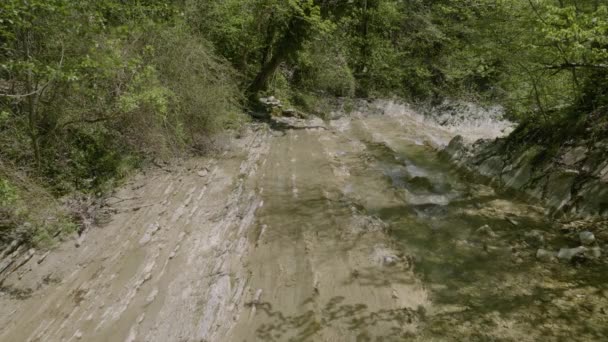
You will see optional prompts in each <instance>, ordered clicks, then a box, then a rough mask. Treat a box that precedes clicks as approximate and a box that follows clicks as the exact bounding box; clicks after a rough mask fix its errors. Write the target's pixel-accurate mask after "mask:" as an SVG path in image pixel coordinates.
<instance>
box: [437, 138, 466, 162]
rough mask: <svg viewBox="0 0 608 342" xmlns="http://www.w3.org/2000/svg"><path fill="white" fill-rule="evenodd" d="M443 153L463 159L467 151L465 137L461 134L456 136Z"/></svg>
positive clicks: (455, 158)
mask: <svg viewBox="0 0 608 342" xmlns="http://www.w3.org/2000/svg"><path fill="white" fill-rule="evenodd" d="M443 153H444V154H445V155H446V156H448V157H449V158H450V159H452V160H459V159H461V158H462V157H463V156H464V155H465V153H466V147H465V145H464V138H463V137H462V136H461V135H457V136H455V137H454V138H453V139H452V140H451V141H450V143H449V144H448V146H447V147H446V148H445V149H444V150H443Z"/></svg>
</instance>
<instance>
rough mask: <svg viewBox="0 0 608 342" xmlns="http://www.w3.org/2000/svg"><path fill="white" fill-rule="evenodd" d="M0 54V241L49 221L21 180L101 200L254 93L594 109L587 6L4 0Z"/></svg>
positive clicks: (390, 0)
mask: <svg viewBox="0 0 608 342" xmlns="http://www.w3.org/2000/svg"><path fill="white" fill-rule="evenodd" d="M0 44H1V45H0V240H2V241H7V240H9V239H12V238H14V234H15V233H14V232H15V230H14V229H12V228H11V227H16V226H20V225H23V223H25V222H29V224H30V225H33V226H35V227H34V228H33V230H34V231H36V230H37V229H38V230H39V229H42V230H43V232H44V229H45V228H40V227H43V226H48V224H47V221H48V217H46V216H45V217H44V218H42V219H41V218H40V215H39V214H36V213H35V211H36V210H37V209H33V207H34V206H29V207H30V208H29V209H26V208H24V205H21V206H19V205H17V203H23V202H24V201H25V202H27V201H28V198H32V197H37V198H40V196H34V195H33V194H35V193H38V192H40V191H41V190H40V189H39V187H37V186H33V185H32V184H38V185H42V188H44V189H46V190H45V191H48V192H50V193H51V194H53V196H55V197H56V196H61V195H65V194H70V193H73V192H75V191H80V192H89V193H98V192H103V191H104V190H107V189H109V188H111V187H112V186H113V184H115V181H116V180H120V179H121V178H122V177H124V175H125V174H127V173H128V172H129V170H132V169H133V168H134V167H136V166H138V165H140V164H141V163H142V161H145V160H150V159H154V158H170V157H173V156H179V155H183V154H184V153H193V152H204V151H205V150H206V149H207V148H208V144H209V137H210V136H211V135H212V134H213V133H214V132H217V131H218V130H222V129H225V128H235V127H238V126H239V125H240V124H241V123H242V122H243V121H244V120H246V116H245V115H243V114H242V113H243V112H245V108H247V107H250V106H252V105H254V104H255V101H256V99H257V98H258V97H259V96H260V95H264V94H273V95H275V96H277V97H280V98H281V99H282V100H283V101H285V102H286V103H291V104H293V105H295V106H299V107H301V108H302V109H304V110H308V111H314V110H315V108H316V107H317V103H318V102H319V101H320V99H322V98H324V97H329V96H339V97H354V96H361V97H386V96H400V97H403V98H406V99H409V100H412V101H438V100H441V99H443V98H446V97H452V98H466V99H470V100H474V101H485V102H493V103H501V104H503V105H504V106H505V107H506V108H507V109H508V110H509V112H510V113H511V114H513V116H514V117H518V118H519V119H522V120H526V121H528V122H533V123H535V124H536V125H541V126H543V125H548V126H551V125H555V124H556V122H564V120H568V122H575V123H577V122H587V121H588V118H589V117H590V116H592V117H593V118H594V120H598V119H597V118H598V117H599V118H600V120H601V118H605V117H606V115H607V114H606V107H607V106H608V7H607V6H606V4H605V3H604V2H603V1H600V0H438V1H437V0H433V1H432V0H349V1H336V0H314V1H313V0H222V1H211V0H206V1H194V0H181V1H166V0H139V1H120V0H102V1H88V0H82V1H73V0H28V1H25V0H5V1H3V2H2V3H1V4H0ZM250 108H251V107H250ZM33 188H36V189H38V190H36V191H34V190H32V189H33ZM49 198H52V197H49ZM44 202H46V203H47V205H49V206H52V202H53V201H52V200H48V201H44ZM43 207H44V205H43ZM45 210H46V209H45ZM42 211H44V210H42ZM43 216H44V215H43ZM36 217H38V218H36ZM36 220H37V222H32V221H36ZM52 221H53V220H52ZM55 221H61V220H59V219H55V220H54V221H53V222H55ZM31 230H32V229H30V230H29V231H31ZM30 235H31V236H35V235H36V234H30Z"/></svg>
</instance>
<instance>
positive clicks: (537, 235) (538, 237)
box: [524, 229, 545, 247]
mask: <svg viewBox="0 0 608 342" xmlns="http://www.w3.org/2000/svg"><path fill="white" fill-rule="evenodd" d="M524 238H525V241H526V242H527V243H528V244H529V245H531V246H534V247H540V246H544V244H545V236H544V233H543V232H542V231H540V230H536V229H534V230H531V231H529V232H526V233H525V234H524Z"/></svg>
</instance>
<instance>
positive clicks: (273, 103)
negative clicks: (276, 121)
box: [260, 96, 281, 107]
mask: <svg viewBox="0 0 608 342" xmlns="http://www.w3.org/2000/svg"><path fill="white" fill-rule="evenodd" d="M260 103H262V104H264V105H267V106H269V107H280V106H281V101H279V100H278V99H277V98H275V97H274V96H269V97H262V98H260Z"/></svg>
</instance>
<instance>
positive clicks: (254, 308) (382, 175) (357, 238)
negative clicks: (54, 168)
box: [0, 115, 608, 342]
mask: <svg viewBox="0 0 608 342" xmlns="http://www.w3.org/2000/svg"><path fill="white" fill-rule="evenodd" d="M290 125H291V126H290ZM294 125H295V126H294ZM318 126H322V127H323V128H318ZM310 127H315V128H310ZM452 134H453V133H450V132H447V131H444V130H442V129H441V128H438V127H434V126H432V125H430V124H428V123H425V122H421V121H419V120H415V119H414V118H412V117H409V116H407V115H403V116H398V117H395V116H389V115H354V116H352V117H348V118H342V119H339V120H336V121H332V122H329V123H323V122H318V121H311V122H305V121H300V122H289V125H282V128H281V129H280V130H270V129H269V128H268V127H267V126H265V125H254V126H252V127H251V129H250V130H249V132H248V133H246V134H245V135H244V136H243V137H242V138H240V139H237V140H235V141H234V142H232V143H231V147H230V148H228V149H227V151H226V152H225V153H223V154H222V155H219V156H217V157H216V158H213V159H200V160H192V161H189V162H188V163H186V164H185V165H183V166H182V167H180V168H176V169H175V170H174V171H173V172H171V173H167V172H163V171H159V172H151V173H149V174H146V175H139V176H137V177H134V179H133V180H132V181H131V183H130V184H128V185H127V186H125V187H124V188H123V189H122V190H120V191H119V192H118V193H117V195H116V198H119V199H131V200H126V201H122V200H119V202H118V203H117V204H116V205H115V209H116V210H117V211H118V213H117V214H116V215H115V217H114V218H113V220H112V222H111V223H110V224H109V225H108V226H106V227H103V228H97V229H94V230H92V231H91V232H89V233H88V235H87V236H86V239H85V242H84V244H83V246H81V247H80V248H76V247H75V246H73V244H72V243H70V242H68V243H65V244H63V245H61V246H59V247H58V248H57V250H55V251H54V252H53V254H51V255H50V256H49V257H48V258H47V259H46V260H44V262H42V263H40V264H38V263H37V262H36V258H34V259H33V260H32V261H31V262H30V263H28V264H26V265H25V266H24V267H23V268H22V269H21V270H20V271H17V272H15V274H13V275H11V277H9V278H8V279H7V280H6V281H5V284H4V289H5V291H4V294H3V295H2V296H1V297H0V304H2V306H1V307H0V328H1V329H2V330H1V332H0V340H1V341H78V340H82V341H197V342H199V341H409V340H412V341H566V340H568V341H570V340H577V341H603V340H606V336H608V324H607V323H608V322H607V320H608V304H607V302H608V301H607V296H608V289H607V288H606V285H605V278H603V277H604V276H605V269H604V268H603V266H602V265H596V264H586V265H567V264H559V263H548V264H547V263H539V262H538V261H536V260H535V258H534V253H535V252H536V248H537V247H538V246H536V245H535V244H534V242H533V241H532V242H531V241H529V238H527V237H526V236H525V233H526V232H529V231H530V230H532V229H537V230H540V231H543V232H545V235H546V242H545V244H546V245H547V248H553V249H557V248H559V247H562V245H561V244H567V243H573V242H571V241H566V240H561V239H560V237H559V235H558V234H556V232H555V229H554V227H553V224H552V223H551V222H550V221H549V220H548V219H547V218H546V215H545V212H544V210H543V209H542V208H540V207H538V206H535V205H534V204H531V203H527V202H525V201H524V200H522V199H518V198H516V197H514V196H512V195H510V194H505V193H501V192H497V191H496V190H494V189H492V188H491V187H489V186H487V185H485V184H484V183H483V182H481V181H480V180H478V179H474V178H472V177H470V176H465V175H463V174H461V173H459V172H458V171H457V170H455V169H454V168H453V167H452V166H451V165H450V164H448V163H446V161H444V160H442V159H441V158H439V157H438V156H437V154H436V153H435V150H434V146H431V145H433V141H447V139H449V138H450V137H451V135H452ZM484 225H489V226H490V228H491V230H492V232H491V233H483V232H478V231H477V230H478V228H480V227H482V226H484ZM7 289H12V290H15V289H21V290H25V289H31V290H32V291H33V292H32V294H31V295H30V296H29V297H27V298H22V297H20V298H16V296H12V295H11V294H10V291H8V290H7Z"/></svg>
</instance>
